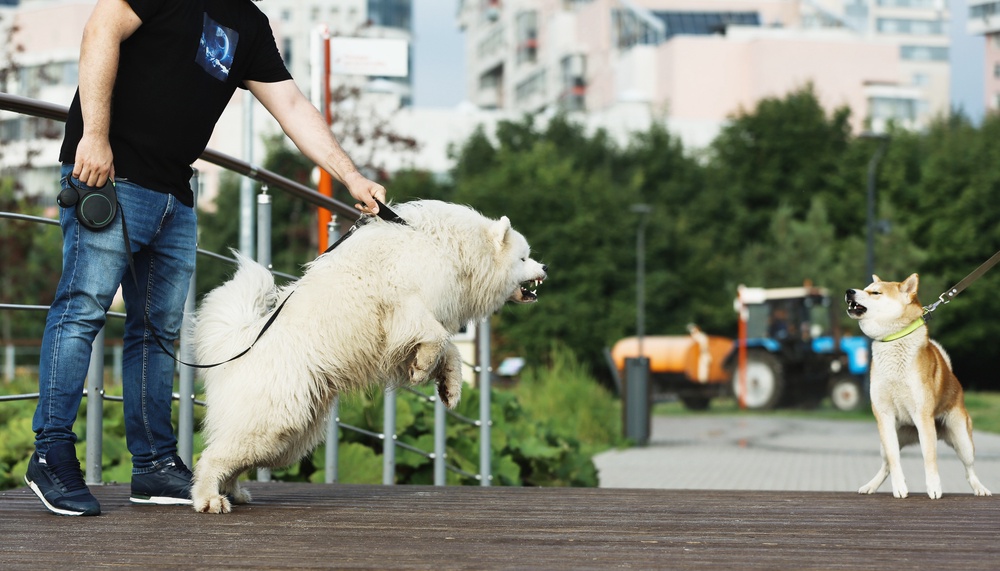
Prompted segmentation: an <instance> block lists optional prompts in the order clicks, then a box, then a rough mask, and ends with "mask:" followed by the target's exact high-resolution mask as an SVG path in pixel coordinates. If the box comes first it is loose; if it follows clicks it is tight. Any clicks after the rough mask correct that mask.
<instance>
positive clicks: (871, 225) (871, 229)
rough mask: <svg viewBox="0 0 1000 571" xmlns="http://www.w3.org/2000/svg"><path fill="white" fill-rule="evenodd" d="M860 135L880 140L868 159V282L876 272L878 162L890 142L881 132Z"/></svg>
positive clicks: (866, 266) (866, 277) (866, 261)
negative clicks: (876, 183) (876, 185)
mask: <svg viewBox="0 0 1000 571" xmlns="http://www.w3.org/2000/svg"><path fill="white" fill-rule="evenodd" d="M860 137H861V138H862V139H870V140H873V141H878V142H879V145H878V148H877V149H875V154H874V155H872V158H871V160H869V161H868V201H867V204H868V216H867V232H866V254H867V256H866V258H865V272H866V273H867V275H866V276H865V280H864V282H863V283H868V280H870V279H872V274H874V273H875V178H876V175H877V174H878V164H879V162H880V161H881V160H882V157H883V156H884V155H885V147H886V144H887V143H888V142H889V137H888V135H883V134H881V133H871V132H864V133H861V135H860Z"/></svg>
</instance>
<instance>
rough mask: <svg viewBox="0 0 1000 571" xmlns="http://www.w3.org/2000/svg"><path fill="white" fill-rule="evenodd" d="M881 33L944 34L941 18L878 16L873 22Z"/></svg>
mask: <svg viewBox="0 0 1000 571" xmlns="http://www.w3.org/2000/svg"><path fill="white" fill-rule="evenodd" d="M875 26H876V28H877V29H878V31H879V32H881V33H883V34H900V35H913V36H940V35H944V23H943V22H941V20H908V19H903V18H879V19H878V21H877V22H876V24H875Z"/></svg>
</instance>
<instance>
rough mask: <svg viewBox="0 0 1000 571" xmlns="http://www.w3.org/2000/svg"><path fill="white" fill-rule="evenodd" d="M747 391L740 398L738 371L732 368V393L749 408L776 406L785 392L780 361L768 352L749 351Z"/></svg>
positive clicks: (771, 407)
mask: <svg viewBox="0 0 1000 571" xmlns="http://www.w3.org/2000/svg"><path fill="white" fill-rule="evenodd" d="M746 387H747V392H746V396H745V397H744V398H743V399H740V393H741V391H740V371H739V367H736V368H735V369H734V370H733V394H734V395H735V396H736V399H737V400H743V403H744V404H745V405H746V407H747V408H748V409H750V410H771V409H773V408H775V407H777V406H778V403H779V402H780V401H781V396H782V394H783V393H784V392H785V374H784V370H783V369H782V366H781V362H780V361H779V360H778V359H777V357H775V356H774V355H772V354H770V353H765V352H763V351H750V352H749V353H748V354H747V380H746Z"/></svg>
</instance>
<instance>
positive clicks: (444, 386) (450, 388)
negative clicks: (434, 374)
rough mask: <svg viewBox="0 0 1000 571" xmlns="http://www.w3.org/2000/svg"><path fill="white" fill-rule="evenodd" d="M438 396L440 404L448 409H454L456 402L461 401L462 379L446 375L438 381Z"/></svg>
mask: <svg viewBox="0 0 1000 571" xmlns="http://www.w3.org/2000/svg"><path fill="white" fill-rule="evenodd" d="M437 392H438V396H439V397H441V402H443V403H444V405H445V406H446V407H448V408H455V406H456V405H458V401H459V400H461V399H462V378H461V377H460V376H456V375H448V376H444V377H441V378H439V379H438V382H437Z"/></svg>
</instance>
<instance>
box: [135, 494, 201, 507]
mask: <svg viewBox="0 0 1000 571" xmlns="http://www.w3.org/2000/svg"><path fill="white" fill-rule="evenodd" d="M129 501H130V502H132V503H133V504H142V505H150V506H191V505H194V501H192V500H189V499H184V498H171V497H168V496H140V495H133V496H131V497H130V498H129Z"/></svg>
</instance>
